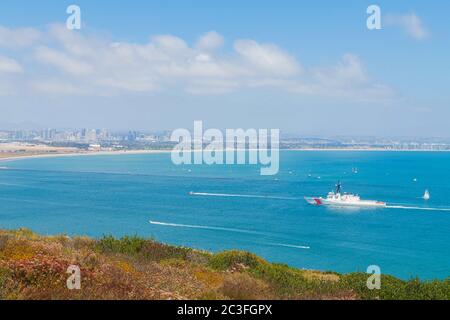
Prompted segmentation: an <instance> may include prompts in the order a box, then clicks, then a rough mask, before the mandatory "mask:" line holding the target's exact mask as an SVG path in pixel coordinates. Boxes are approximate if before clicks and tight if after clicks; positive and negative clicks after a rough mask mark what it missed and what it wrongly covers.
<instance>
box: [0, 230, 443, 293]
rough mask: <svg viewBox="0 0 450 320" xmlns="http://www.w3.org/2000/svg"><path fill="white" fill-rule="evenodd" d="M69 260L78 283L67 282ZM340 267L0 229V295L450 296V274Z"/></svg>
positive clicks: (132, 239)
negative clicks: (377, 282)
mask: <svg viewBox="0 0 450 320" xmlns="http://www.w3.org/2000/svg"><path fill="white" fill-rule="evenodd" d="M69 265H78V266H80V268H81V279H82V282H81V283H82V288H81V290H68V289H67V286H66V281H67V278H68V276H69V275H68V274H67V273H66V271H67V267H68V266H69ZM367 277H368V275H367V274H364V273H351V274H337V273H332V272H318V271H309V270H299V269H294V268H290V267H288V266H286V265H283V264H273V263H269V262H267V261H265V260H263V259H261V258H259V257H257V256H256V255H253V254H251V253H248V252H241V251H227V252H222V253H217V254H212V253H208V252H202V251H197V250H193V249H189V248H183V247H175V246H169V245H165V244H161V243H158V242H156V241H153V240H151V239H142V238H139V237H124V238H122V239H116V238H113V237H110V236H106V237H103V238H102V239H99V240H94V239H90V238H85V237H74V238H70V237H67V236H54V237H43V236H39V235H37V234H35V233H33V232H31V231H29V230H26V229H21V230H17V231H0V299H442V300H448V299H450V279H447V280H445V281H429V282H422V281H419V280H417V279H414V280H410V281H402V280H399V279H396V278H394V277H391V276H382V278H381V282H382V286H381V290H369V289H367V287H366V280H367Z"/></svg>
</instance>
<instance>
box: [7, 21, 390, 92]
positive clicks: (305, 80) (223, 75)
mask: <svg viewBox="0 0 450 320" xmlns="http://www.w3.org/2000/svg"><path fill="white" fill-rule="evenodd" d="M9 32H13V33H14V32H16V31H15V30H10V31H9ZM35 34H41V33H40V32H38V31H36V32H35ZM42 34H43V35H44V36H41V40H40V41H39V43H34V42H31V43H30V44H29V45H30V47H29V48H27V50H26V51H25V50H23V51H20V50H18V52H17V60H18V61H21V59H24V60H25V59H26V60H27V66H28V64H30V66H31V68H30V70H29V71H27V78H26V79H24V81H27V82H28V83H29V84H28V88H31V90H33V91H34V92H41V93H53V94H88V95H119V94H122V93H130V92H142V93H154V92H160V91H164V90H180V89H181V90H184V91H185V92H187V93H189V94H225V93H228V92H233V91H238V90H245V89H249V88H252V89H255V88H274V89H276V90H285V91H289V92H295V93H298V94H311V95H337V96H349V97H358V98H359V97H361V96H367V95H370V96H376V97H384V96H387V95H389V94H390V93H391V91H390V89H389V88H388V87H386V86H383V85H381V84H378V83H376V82H375V81H374V80H373V79H372V78H371V77H370V76H369V75H368V73H367V72H366V70H365V69H364V67H363V64H362V62H361V61H360V60H359V59H358V57H356V56H354V55H345V56H344V57H343V59H342V61H340V62H338V63H337V64H336V65H335V66H329V67H304V66H302V65H301V63H300V62H299V61H298V60H297V59H296V58H295V57H294V56H293V55H291V54H289V53H288V52H286V51H284V50H282V49H281V48H279V47H277V46H276V45H274V44H269V43H259V42H256V41H254V40H239V39H238V40H236V41H234V46H233V47H232V50H230V51H228V52H224V50H220V52H218V51H216V49H218V48H220V47H221V46H222V45H223V38H222V36H220V35H219V34H217V33H216V32H208V33H206V34H205V35H203V36H202V37H200V39H199V40H198V41H197V42H196V43H195V44H194V45H193V46H190V45H189V44H188V43H186V41H184V40H183V39H181V38H179V37H176V36H173V35H159V36H155V37H152V38H151V39H150V40H149V41H148V42H147V43H143V44H138V43H129V42H112V41H110V40H108V39H105V38H103V37H93V36H90V35H86V34H84V33H80V32H78V31H70V30H67V29H66V28H64V27H63V26H59V25H53V26H50V27H49V29H48V30H47V31H46V32H43V33H42ZM29 50H32V52H33V54H31V55H30V54H29ZM30 59H31V60H30ZM0 61H1V60H0ZM10 62H11V61H10ZM6 65H7V64H6V63H5V66H6ZM18 66H20V65H19V62H17V65H16V69H15V70H20V69H18ZM0 68H1V63H0ZM9 68H10V70H14V68H13V67H12V65H10V66H9ZM27 69H28V68H27ZM16 85H18V86H19V85H20V84H19V83H17V84H16ZM18 91H20V90H18Z"/></svg>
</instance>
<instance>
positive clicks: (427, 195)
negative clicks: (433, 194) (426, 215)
mask: <svg viewBox="0 0 450 320" xmlns="http://www.w3.org/2000/svg"><path fill="white" fill-rule="evenodd" d="M423 199H424V200H430V192H429V191H428V190H425V193H424V194H423Z"/></svg>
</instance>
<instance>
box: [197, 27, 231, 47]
mask: <svg viewBox="0 0 450 320" xmlns="http://www.w3.org/2000/svg"><path fill="white" fill-rule="evenodd" d="M224 42H225V41H224V39H223V37H222V36H221V35H220V34H218V33H217V32H216V31H210V32H207V33H205V34H204V35H203V36H201V37H200V39H198V41H197V43H196V45H195V47H196V48H197V49H199V50H205V51H210V50H216V49H218V48H220V47H222V46H223V44H224Z"/></svg>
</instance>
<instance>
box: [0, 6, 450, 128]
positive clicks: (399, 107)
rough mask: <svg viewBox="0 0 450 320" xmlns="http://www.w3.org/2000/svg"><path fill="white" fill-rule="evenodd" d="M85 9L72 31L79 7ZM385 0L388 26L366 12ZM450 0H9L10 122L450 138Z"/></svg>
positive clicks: (4, 85) (5, 11)
mask: <svg viewBox="0 0 450 320" xmlns="http://www.w3.org/2000/svg"><path fill="white" fill-rule="evenodd" d="M72 4H74V5H77V6H79V7H80V9H81V29H80V30H68V29H67V27H66V20H67V18H68V17H69V14H67V12H66V9H67V7H68V6H69V5H72ZM370 5H378V6H379V8H380V10H381V30H369V29H368V28H367V24H366V20H367V18H368V17H369V14H367V12H366V10H367V8H368V6H370ZM449 14H450V3H448V2H447V1H441V0H432V1H417V0H408V1H406V0H397V1H375V0H372V1H364V0H358V1H357V0H348V1H340V2H337V1H327V0H318V1H298V0H295V1H294V0H293V1H287V0H281V1H256V0H248V1H234V0H231V1H204V0H196V1H189V2H188V1H181V0H178V1H174V0H169V1H167V0H164V1H141V0H129V1H126V2H125V1H105V0H86V1H84V0H83V1H73V0H72V1H53V0H39V1H33V2H30V1H24V0H14V1H12V0H5V1H2V2H1V3H0V113H1V117H0V128H14V127H17V128H18V127H42V128H44V127H47V128H48V127H52V128H80V127H89V128H107V129H111V130H128V129H136V130H165V129H169V130H170V129H175V128H192V126H193V121H194V120H202V121H203V122H204V126H205V127H214V128H279V129H281V130H282V132H287V133H296V134H301V135H315V136H335V135H353V136H392V137H393V136H410V137H450V125H449V124H450V120H449V119H450V90H448V89H449V87H450V63H449V58H448V57H449V56H450V20H449V19H448V15H449Z"/></svg>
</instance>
